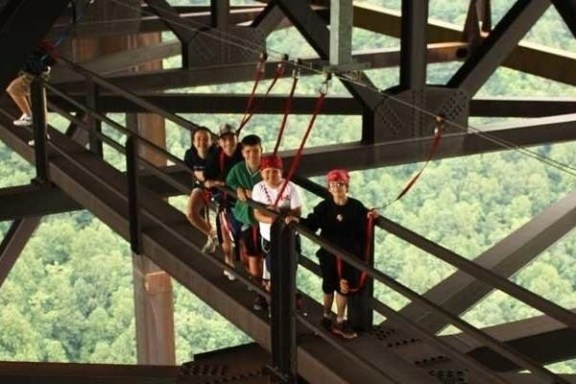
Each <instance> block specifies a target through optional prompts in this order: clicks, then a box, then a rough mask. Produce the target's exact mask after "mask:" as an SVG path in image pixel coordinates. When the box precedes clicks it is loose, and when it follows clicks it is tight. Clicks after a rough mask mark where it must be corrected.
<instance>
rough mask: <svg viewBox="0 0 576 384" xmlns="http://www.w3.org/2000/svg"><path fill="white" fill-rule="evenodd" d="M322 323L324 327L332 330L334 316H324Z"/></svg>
mask: <svg viewBox="0 0 576 384" xmlns="http://www.w3.org/2000/svg"><path fill="white" fill-rule="evenodd" d="M320 325H321V326H322V328H324V329H325V330H327V331H331V330H332V318H331V317H326V316H322V320H320Z"/></svg>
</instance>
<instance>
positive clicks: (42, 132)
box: [30, 77, 48, 184]
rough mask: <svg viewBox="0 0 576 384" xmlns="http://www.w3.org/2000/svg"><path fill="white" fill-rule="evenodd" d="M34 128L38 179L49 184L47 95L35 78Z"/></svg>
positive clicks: (33, 86)
mask: <svg viewBox="0 0 576 384" xmlns="http://www.w3.org/2000/svg"><path fill="white" fill-rule="evenodd" d="M30 98H31V108H32V116H33V119H32V128H33V138H34V154H35V157H36V158H35V163H36V179H35V181H36V182H38V183H40V184H45V183H48V154H47V152H46V94H45V89H44V85H43V84H42V80H41V79H40V78H39V77H36V78H34V80H33V81H32V85H31V97H30Z"/></svg>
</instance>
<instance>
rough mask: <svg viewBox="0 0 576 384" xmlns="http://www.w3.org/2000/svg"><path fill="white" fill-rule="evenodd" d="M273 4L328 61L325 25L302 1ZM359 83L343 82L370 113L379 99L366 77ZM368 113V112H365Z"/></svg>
mask: <svg viewBox="0 0 576 384" xmlns="http://www.w3.org/2000/svg"><path fill="white" fill-rule="evenodd" d="M275 4H276V5H277V6H278V7H279V8H280V9H282V12H284V14H285V15H286V17H288V19H290V21H292V24H294V26H295V27H296V29H298V31H299V32H300V33H301V34H302V36H304V38H305V39H306V41H308V43H309V44H310V45H311V46H312V48H313V49H314V50H315V51H316V52H317V53H318V56H320V58H321V59H322V60H328V58H329V55H330V52H329V46H330V33H329V30H328V27H327V26H326V23H325V22H324V21H323V20H322V19H321V18H320V17H319V16H318V15H316V13H315V12H314V11H313V10H312V8H311V7H310V5H309V4H308V3H307V1H304V0H276V1H275ZM360 81H361V82H362V83H363V84H365V86H362V87H361V86H359V85H357V84H354V83H351V82H348V81H345V80H343V81H342V82H343V84H344V86H345V87H346V89H347V90H348V91H349V92H350V93H351V94H352V95H353V96H354V97H355V98H356V99H357V100H358V101H359V102H360V103H362V105H363V107H364V108H365V109H366V110H367V111H371V110H372V109H373V108H374V107H375V106H376V105H377V103H378V102H379V101H380V99H381V95H380V94H379V93H378V92H376V91H375V90H374V87H373V84H372V82H371V81H370V79H368V78H367V77H366V76H364V75H363V76H362V77H361V79H360ZM366 113H368V112H366Z"/></svg>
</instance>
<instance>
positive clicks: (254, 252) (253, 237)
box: [240, 225, 262, 257]
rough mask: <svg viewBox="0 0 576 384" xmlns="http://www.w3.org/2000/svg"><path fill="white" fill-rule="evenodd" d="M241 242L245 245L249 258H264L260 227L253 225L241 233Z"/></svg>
mask: <svg viewBox="0 0 576 384" xmlns="http://www.w3.org/2000/svg"><path fill="white" fill-rule="evenodd" d="M240 240H241V241H242V243H243V244H244V248H245V250H246V255H247V256H253V257H262V249H261V248H260V230H259V228H258V225H252V226H250V227H248V228H246V229H243V230H242V231H241V232H240Z"/></svg>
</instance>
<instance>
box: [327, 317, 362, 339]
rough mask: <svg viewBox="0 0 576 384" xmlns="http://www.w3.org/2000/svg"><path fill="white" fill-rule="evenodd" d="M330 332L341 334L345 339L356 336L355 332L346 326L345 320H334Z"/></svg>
mask: <svg viewBox="0 0 576 384" xmlns="http://www.w3.org/2000/svg"><path fill="white" fill-rule="evenodd" d="M332 333H334V334H335V335H338V336H341V337H343V338H345V339H353V338H355V337H356V336H358V335H357V334H356V332H354V331H353V330H352V329H350V327H348V324H347V323H346V322H345V321H342V322H340V323H338V322H336V323H334V324H332Z"/></svg>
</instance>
